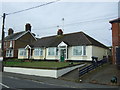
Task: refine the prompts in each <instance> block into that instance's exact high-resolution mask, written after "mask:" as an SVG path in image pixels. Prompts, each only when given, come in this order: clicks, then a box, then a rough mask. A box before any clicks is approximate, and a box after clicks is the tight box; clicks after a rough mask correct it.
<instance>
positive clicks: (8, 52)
mask: <svg viewBox="0 0 120 90" xmlns="http://www.w3.org/2000/svg"><path fill="white" fill-rule="evenodd" d="M6 57H13V49H10V50H6Z"/></svg>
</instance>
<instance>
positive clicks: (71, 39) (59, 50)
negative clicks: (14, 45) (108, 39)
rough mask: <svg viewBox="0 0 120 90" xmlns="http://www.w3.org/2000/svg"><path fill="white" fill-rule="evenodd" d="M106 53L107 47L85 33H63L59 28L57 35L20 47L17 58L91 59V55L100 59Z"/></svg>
mask: <svg viewBox="0 0 120 90" xmlns="http://www.w3.org/2000/svg"><path fill="white" fill-rule="evenodd" d="M108 54H109V49H108V47H106V46H105V45H103V44H101V43H100V42H98V41H96V40H95V39H93V38H91V37H90V36H88V35H87V34H85V33H83V32H75V33H69V34H63V31H62V30H61V29H59V30H58V32H57V35H54V36H49V37H43V38H40V39H38V40H37V41H36V42H35V43H33V44H31V45H27V46H26V47H25V48H20V49H19V53H18V59H25V58H26V59H27V58H28V57H31V59H34V60H59V61H64V60H65V61H91V60H92V59H91V57H92V56H95V57H98V59H99V60H101V59H103V56H107V55H108ZM29 55H30V56H29Z"/></svg>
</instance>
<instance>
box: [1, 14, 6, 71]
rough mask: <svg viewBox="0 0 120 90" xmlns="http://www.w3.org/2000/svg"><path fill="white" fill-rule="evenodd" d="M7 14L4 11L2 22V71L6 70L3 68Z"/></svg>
mask: <svg viewBox="0 0 120 90" xmlns="http://www.w3.org/2000/svg"><path fill="white" fill-rule="evenodd" d="M5 16H6V14H5V13H3V22H2V41H1V43H2V44H1V48H2V53H1V54H2V59H3V60H2V72H3V71H4V70H3V69H4V66H3V61H4V37H5V32H4V28H5V27H4V26H5Z"/></svg>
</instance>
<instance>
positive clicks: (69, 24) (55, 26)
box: [33, 16, 116, 30]
mask: <svg viewBox="0 0 120 90" xmlns="http://www.w3.org/2000/svg"><path fill="white" fill-rule="evenodd" d="M110 18H116V16H112V17H107V18H98V19H93V20H86V21H80V22H74V23H68V24H64V26H65V27H67V26H73V25H78V24H80V23H87V22H88V23H89V22H93V21H98V20H103V21H104V20H106V19H110ZM59 26H62V25H59ZM52 28H57V25H54V26H50V27H43V28H38V29H52ZM38 29H33V30H38Z"/></svg>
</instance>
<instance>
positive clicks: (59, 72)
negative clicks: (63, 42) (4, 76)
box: [4, 64, 85, 78]
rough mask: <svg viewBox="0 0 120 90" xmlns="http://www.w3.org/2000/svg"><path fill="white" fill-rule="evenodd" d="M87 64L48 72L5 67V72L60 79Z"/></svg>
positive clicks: (46, 70)
mask: <svg viewBox="0 0 120 90" xmlns="http://www.w3.org/2000/svg"><path fill="white" fill-rule="evenodd" d="M84 65H85V64H81V65H77V66H72V67H67V68H63V69H59V70H52V69H51V70H48V69H31V68H18V67H4V71H5V72H12V73H20V74H27V75H35V76H43V77H52V78H58V77H60V76H62V75H64V74H66V73H68V72H70V71H72V70H74V69H76V68H79V67H82V66H84Z"/></svg>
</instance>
